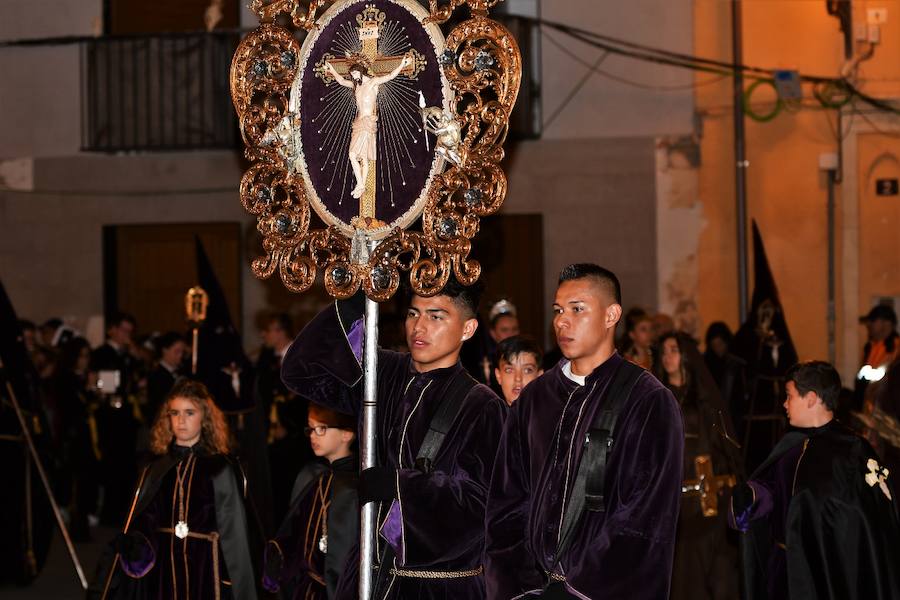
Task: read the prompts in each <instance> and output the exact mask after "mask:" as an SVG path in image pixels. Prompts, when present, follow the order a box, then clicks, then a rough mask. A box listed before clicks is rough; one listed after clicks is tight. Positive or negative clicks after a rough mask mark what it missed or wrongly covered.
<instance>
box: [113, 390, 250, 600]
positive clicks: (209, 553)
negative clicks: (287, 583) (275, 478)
mask: <svg viewBox="0 0 900 600" xmlns="http://www.w3.org/2000/svg"><path fill="white" fill-rule="evenodd" d="M150 436H151V440H150V449H151V451H152V452H153V453H154V454H156V455H157V458H156V459H155V460H154V461H153V463H151V464H150V465H149V466H148V467H147V468H146V469H144V472H143V474H142V475H141V479H140V482H139V484H138V491H137V493H136V494H135V500H134V503H133V504H132V507H131V511H130V514H129V516H128V521H127V522H126V524H125V530H124V532H123V533H122V534H120V535H119V536H117V538H116V540H115V548H116V550H117V552H118V554H117V560H116V564H115V565H114V568H113V570H112V571H111V574H110V576H109V577H107V584H106V590H104V594H103V597H105V598H135V597H140V598H153V599H158V600H162V599H163V598H165V599H167V600H175V599H185V600H200V599H206V598H215V599H217V600H218V599H219V598H235V599H240V600H255V598H256V586H255V577H254V575H253V568H252V563H251V554H250V547H249V543H248V528H247V519H246V515H245V511H244V497H245V495H246V489H247V483H246V480H245V479H244V478H243V475H242V473H241V471H240V467H238V466H236V463H235V462H234V461H233V460H232V459H231V458H230V457H229V456H228V449H229V446H230V433H229V431H228V427H227V425H226V423H225V417H224V416H223V415H222V412H221V411H220V410H219V409H218V408H216V405H215V404H214V403H213V399H212V397H211V396H210V394H209V391H208V390H207V389H206V387H205V386H204V385H203V384H201V383H198V382H195V381H190V380H182V381H180V382H178V383H176V384H175V387H174V388H173V389H172V391H171V392H170V394H169V397H168V399H167V400H166V406H165V408H164V410H162V411H161V412H160V414H159V416H158V418H157V420H156V423H155V424H154V425H153V429H152V431H151V434H150ZM122 572H124V575H127V577H123V576H122Z"/></svg>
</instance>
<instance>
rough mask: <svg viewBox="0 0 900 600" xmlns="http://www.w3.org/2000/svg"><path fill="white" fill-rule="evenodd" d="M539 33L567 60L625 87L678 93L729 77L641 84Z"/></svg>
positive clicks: (544, 33) (551, 37)
mask: <svg viewBox="0 0 900 600" xmlns="http://www.w3.org/2000/svg"><path fill="white" fill-rule="evenodd" d="M541 33H542V35H543V37H544V38H545V39H546V40H547V41H548V42H550V43H551V44H553V45H554V46H556V47H557V48H558V49H559V50H560V52H562V53H563V54H565V55H566V56H568V57H569V58H571V59H572V60H574V61H575V62H577V63H578V64H580V65H582V66H584V67H587V68H589V69H591V70H592V71H593V72H594V73H596V74H597V75H600V76H601V77H606V78H607V79H611V80H612V81H617V82H619V83H623V84H625V85H630V86H633V87H636V88H640V89H644V90H651V91H655V92H679V91H685V90H691V89H697V88H700V87H704V86H707V85H711V84H714V83H718V82H720V81H723V80H725V79H728V77H729V75H719V76H717V77H713V78H711V79H708V80H706V81H700V82H694V83H689V84H684V85H670V86H665V85H651V84H647V83H642V82H639V81H634V80H632V79H627V78H625V77H622V76H620V75H614V74H612V73H610V72H609V71H604V70H603V69H600V68H597V67H595V66H593V65H591V64H590V63H589V62H588V61H586V60H584V59H583V58H581V57H580V56H578V55H577V54H575V53H574V52H572V51H571V50H570V49H569V48H567V47H566V46H564V45H563V44H562V43H561V42H560V41H559V40H557V39H556V38H554V37H553V36H551V35H550V34H549V33H547V32H546V31H543V32H541Z"/></svg>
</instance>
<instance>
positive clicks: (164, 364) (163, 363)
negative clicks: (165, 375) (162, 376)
mask: <svg viewBox="0 0 900 600" xmlns="http://www.w3.org/2000/svg"><path fill="white" fill-rule="evenodd" d="M159 366H161V367H162V368H163V369H165V370H166V371H168V372H169V373H171V374H172V375H174V374H175V371H177V370H178V369H177V368H176V367H173V366H172V365H170V364H169V363H167V362H166V361H164V360H160V361H159Z"/></svg>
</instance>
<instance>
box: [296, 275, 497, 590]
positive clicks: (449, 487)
mask: <svg viewBox="0 0 900 600" xmlns="http://www.w3.org/2000/svg"><path fill="white" fill-rule="evenodd" d="M477 306H478V290H477V289H475V288H474V287H470V288H466V287H463V286H461V285H460V284H459V283H458V282H456V281H455V280H454V279H452V278H451V280H450V282H448V284H447V285H446V286H445V287H444V289H443V291H442V292H441V293H440V294H438V295H436V296H433V297H431V298H425V297H422V296H413V298H412V300H411V303H410V307H409V309H408V310H407V313H406V341H407V345H408V347H409V349H410V351H409V353H397V352H391V351H388V350H379V351H378V366H377V374H378V377H377V394H376V396H377V406H378V409H377V410H378V413H377V442H376V450H377V455H378V461H377V464H378V465H379V466H378V467H374V468H370V469H366V470H364V471H363V473H362V475H361V478H360V504H361V505H363V504H365V503H367V502H371V501H374V502H377V503H378V505H377V506H378V518H377V523H378V532H377V546H376V550H377V556H378V559H377V562H378V563H379V564H380V566H379V568H378V570H377V572H376V573H377V574H376V577H375V581H376V585H375V590H376V591H375V594H374V596H373V598H377V599H378V600H383V599H385V598H390V599H403V598H422V599H426V600H427V599H429V598H454V599H459V600H467V599H479V600H480V599H482V598H484V593H485V591H484V582H483V579H482V571H483V567H482V564H481V557H482V554H483V548H484V517H485V514H484V506H485V502H486V499H487V492H488V485H489V480H490V476H491V468H492V465H493V461H494V455H495V453H496V449H497V442H498V440H499V438H500V431H501V429H502V426H503V420H504V417H505V413H506V407H505V405H504V403H503V401H502V400H500V399H499V398H498V397H497V396H496V395H495V394H494V393H493V392H492V391H491V390H490V389H489V388H488V387H486V386H484V385H478V384H476V383H475V381H474V380H473V379H472V378H471V377H470V376H469V375H468V374H467V373H466V371H465V369H464V368H463V367H462V365H461V364H460V363H459V352H460V349H461V348H462V344H463V342H464V341H465V340H467V339H469V338H470V337H472V335H473V334H474V333H475V329H476V328H477V326H478V322H477V320H476V318H475V315H476V311H477ZM363 309H364V298H363V297H362V295H361V294H360V295H357V296H355V297H354V298H352V299H350V300H347V301H338V302H335V303H334V304H333V305H331V306H329V307H328V308H326V309H325V310H324V311H322V312H321V313H320V314H319V315H318V316H317V317H316V318H315V319H313V321H312V322H310V323H309V325H307V326H306V327H305V328H304V330H303V331H302V332H301V333H300V335H299V336H298V337H297V339H296V340H295V341H294V343H293V344H292V345H291V348H290V350H289V351H288V353H287V355H286V356H285V359H284V366H283V368H282V378H283V380H284V382H285V384H286V385H287V386H288V387H289V388H290V389H291V390H292V391H294V392H295V393H297V394H299V395H300V396H303V397H305V398H307V399H308V400H310V401H313V402H316V403H319V404H322V405H324V406H328V407H329V408H331V409H333V410H336V411H339V412H345V413H359V412H360V411H361V397H362V391H363V390H362V388H363V381H362V379H363V378H362V350H363V331H364V324H363V319H362V315H363ZM351 571H352V569H347V570H345V573H344V577H343V578H342V581H341V583H340V584H339V586H338V593H337V597H339V598H346V599H348V600H349V599H350V598H353V599H355V598H357V597H358V596H357V584H356V582H355V581H354V576H353V575H354V573H352V572H351Z"/></svg>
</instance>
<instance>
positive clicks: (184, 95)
mask: <svg viewBox="0 0 900 600" xmlns="http://www.w3.org/2000/svg"><path fill="white" fill-rule="evenodd" d="M497 18H498V19H500V20H501V21H502V22H504V24H506V26H507V27H509V29H510V30H511V31H512V32H513V35H515V36H516V38H517V39H518V41H519V45H520V47H521V49H522V55H523V56H522V58H523V65H522V66H523V69H522V70H523V77H522V87H521V88H520V92H519V100H518V102H517V104H516V107H515V109H514V111H513V114H512V117H511V119H510V138H512V139H516V138H519V139H521V138H533V137H539V136H540V133H541V102H540V95H541V94H540V79H541V73H540V31H539V27H538V25H537V23H536V22H535V21H534V20H531V19H523V18H519V17H516V16H513V15H504V14H498V15H497ZM245 33H246V31H240V30H227V31H214V32H211V33H207V32H186V33H161V34H151V35H144V34H142V35H129V36H111V37H96V38H93V37H63V38H50V39H37V40H22V41H12V42H0V49H2V48H4V47H55V46H75V47H77V52H78V56H79V62H80V69H81V74H80V82H81V83H80V86H81V90H80V95H81V102H80V106H81V117H80V118H81V143H80V146H81V149H82V150H84V151H89V152H130V151H151V152H152V151H167V150H205V149H239V148H240V147H241V139H240V132H239V129H238V123H237V116H236V115H235V112H234V108H233V107H232V104H231V94H230V90H229V70H230V68H231V59H232V57H233V55H234V52H235V49H236V48H237V46H238V43H239V42H240V39H241V36H242V35H244V34H245ZM40 76H41V75H40V73H37V72H36V73H35V74H34V77H36V78H37V77H40ZM59 93H60V94H61V95H62V96H63V97H68V96H69V95H70V94H74V93H77V91H76V90H64V89H60V90H59Z"/></svg>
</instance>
